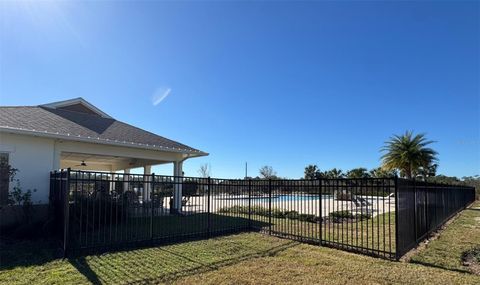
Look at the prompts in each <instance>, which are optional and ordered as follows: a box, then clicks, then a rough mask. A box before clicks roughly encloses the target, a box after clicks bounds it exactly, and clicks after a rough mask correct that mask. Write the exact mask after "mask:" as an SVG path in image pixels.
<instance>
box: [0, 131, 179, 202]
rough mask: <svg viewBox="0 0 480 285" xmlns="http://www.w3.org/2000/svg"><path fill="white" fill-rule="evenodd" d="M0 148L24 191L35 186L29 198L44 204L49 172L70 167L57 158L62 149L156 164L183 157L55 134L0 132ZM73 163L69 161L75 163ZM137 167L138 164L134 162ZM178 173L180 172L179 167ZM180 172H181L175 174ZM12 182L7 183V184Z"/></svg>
mask: <svg viewBox="0 0 480 285" xmlns="http://www.w3.org/2000/svg"><path fill="white" fill-rule="evenodd" d="M0 152H7V153H9V163H10V165H11V166H12V167H13V168H17V169H18V170H19V171H18V173H17V176H16V178H18V179H19V180H20V184H21V187H22V189H23V190H24V191H26V190H28V189H31V190H33V189H36V190H37V191H36V192H34V193H32V202H33V203H35V204H48V202H49V201H48V196H49V192H50V172H51V171H52V170H55V169H59V168H61V167H63V168H66V167H73V166H71V165H68V164H67V163H65V162H61V160H60V156H61V153H62V152H76V153H84V154H93V155H109V156H119V157H127V158H138V159H149V160H152V161H155V162H156V164H159V163H165V162H173V161H177V162H179V161H183V160H184V159H185V157H184V156H183V154H181V153H174V152H171V153H169V152H164V151H154V150H145V149H138V148H128V147H119V146H110V145H103V144H96V143H85V142H76V141H65V140H59V139H55V138H45V137H37V136H29V135H23V134H12V133H6V132H0ZM77 163H78V162H76V163H74V164H73V165H75V164H77ZM97 167H98V169H95V170H103V171H112V170H113V171H116V170H121V169H126V168H130V167H132V166H131V165H129V164H125V165H113V164H112V165H107V166H105V167H106V168H105V169H103V168H101V167H100V166H97ZM135 167H138V166H135ZM179 169H180V173H181V167H180V168H179ZM177 175H181V174H177ZM11 187H12V184H11V185H10V188H11Z"/></svg>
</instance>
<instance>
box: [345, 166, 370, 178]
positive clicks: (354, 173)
mask: <svg viewBox="0 0 480 285" xmlns="http://www.w3.org/2000/svg"><path fill="white" fill-rule="evenodd" d="M368 177H370V174H369V173H368V171H367V169H366V168H363V167H358V168H354V169H351V170H349V171H347V178H368Z"/></svg>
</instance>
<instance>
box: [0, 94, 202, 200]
mask: <svg viewBox="0 0 480 285" xmlns="http://www.w3.org/2000/svg"><path fill="white" fill-rule="evenodd" d="M206 155H208V154H207V153H205V152H203V151H200V150H198V149H195V148H192V147H190V146H187V145H185V144H182V143H179V142H176V141H173V140H170V139H167V138H165V137H162V136H159V135H156V134H153V133H151V132H148V131H145V130H142V129H140V128H138V127H135V126H132V125H129V124H127V123H124V122H121V121H118V120H116V119H114V118H112V117H111V116H109V115H108V114H106V113H105V112H103V111H102V110H100V109H99V108H97V107H95V106H94V105H92V104H90V103H89V102H87V101H85V100H84V99H83V98H75V99H70V100H66V101H61V102H54V103H49V104H44V105H39V106H12V107H10V106H0V159H1V161H2V162H7V163H8V164H10V165H11V166H12V167H13V168H16V169H18V170H19V171H18V173H17V176H16V178H18V179H19V181H20V183H21V186H22V189H25V190H26V189H36V192H34V193H33V195H32V202H33V203H34V204H47V203H48V201H49V197H48V196H49V174H50V172H51V171H52V170H57V169H64V168H72V169H81V170H95V171H107V172H118V171H123V172H124V173H130V169H132V168H139V167H143V171H144V173H145V174H150V173H151V167H152V166H153V165H159V164H165V163H173V165H174V167H173V169H174V171H173V173H172V174H173V175H175V176H182V174H183V171H182V164H183V162H184V161H185V160H186V159H189V158H193V157H200V156H206ZM1 181H2V182H1V183H0V184H1V185H0V192H1V193H0V206H1V205H2V204H3V205H4V204H5V203H6V197H7V196H6V195H7V193H8V191H9V189H11V188H12V185H11V184H12V183H8V179H5V177H2V179H1ZM180 191H181V189H180ZM180 196H181V194H180ZM180 198H181V197H180ZM176 200H178V199H176ZM177 202H178V203H181V200H178V201H176V202H175V203H177Z"/></svg>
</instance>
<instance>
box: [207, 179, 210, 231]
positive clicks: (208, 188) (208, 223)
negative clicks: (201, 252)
mask: <svg viewBox="0 0 480 285" xmlns="http://www.w3.org/2000/svg"><path fill="white" fill-rule="evenodd" d="M210 187H211V179H210V176H208V178H207V234H208V236H210V231H211V225H210V195H211V192H210Z"/></svg>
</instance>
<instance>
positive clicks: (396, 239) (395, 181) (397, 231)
mask: <svg viewBox="0 0 480 285" xmlns="http://www.w3.org/2000/svg"><path fill="white" fill-rule="evenodd" d="M394 183H395V259H396V260H399V259H400V257H401V252H400V248H399V224H398V216H399V214H400V211H399V210H400V207H399V206H400V199H398V176H397V175H395V180H394ZM389 210H390V209H389ZM389 215H390V213H389Z"/></svg>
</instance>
